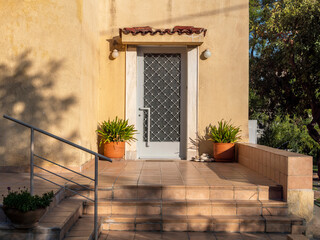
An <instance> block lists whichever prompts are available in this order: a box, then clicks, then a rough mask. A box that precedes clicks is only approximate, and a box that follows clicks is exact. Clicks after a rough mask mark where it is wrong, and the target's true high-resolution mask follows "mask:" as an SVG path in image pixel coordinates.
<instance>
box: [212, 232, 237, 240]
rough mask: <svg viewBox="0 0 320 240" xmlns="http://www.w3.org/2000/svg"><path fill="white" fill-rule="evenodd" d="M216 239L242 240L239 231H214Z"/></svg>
mask: <svg viewBox="0 0 320 240" xmlns="http://www.w3.org/2000/svg"><path fill="white" fill-rule="evenodd" d="M214 235H215V237H216V239H217V240H243V239H242V236H241V234H240V233H214Z"/></svg>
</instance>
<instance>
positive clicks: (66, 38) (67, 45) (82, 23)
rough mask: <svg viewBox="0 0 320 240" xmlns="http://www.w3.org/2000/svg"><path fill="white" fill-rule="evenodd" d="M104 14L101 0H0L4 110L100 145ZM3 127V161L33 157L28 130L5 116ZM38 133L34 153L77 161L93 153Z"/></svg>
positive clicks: (0, 150)
mask: <svg viewBox="0 0 320 240" xmlns="http://www.w3.org/2000/svg"><path fill="white" fill-rule="evenodd" d="M98 20H99V19H98V0H95V1H93V0H90V1H87V0H68V1H65V0H59V1H55V0H51V1H49V0H10V1H8V0H0V22H1V24H0V32H1V38H0V114H1V116H2V115H3V114H8V115H11V116H13V117H16V118H18V119H21V120H22V121H25V122H27V123H31V124H34V125H35V126H38V127H40V128H43V129H44V130H48V131H51V132H52V133H54V134H57V135H59V136H61V137H64V138H66V139H68V140H71V141H74V142H75V143H78V144H81V145H83V146H85V147H88V148H90V149H93V150H96V133H95V129H96V127H97V114H98V98H97V95H98V91H97V89H98V86H97V85H98V80H99V35H98V34H99V29H98V27H99V23H98ZM0 133H1V134H0V166H4V165H26V164H28V161H29V149H28V146H29V131H26V130H24V128H22V127H18V126H17V125H14V124H13V123H10V122H9V121H8V120H4V119H3V118H2V117H1V118H0ZM37 136H38V135H36V137H37ZM37 139H38V141H37V142H36V147H35V150H36V152H37V153H39V152H40V153H46V156H49V157H52V158H53V159H54V160H57V161H59V162H62V163H66V164H68V165H73V166H80V165H81V164H82V163H84V162H86V161H87V160H89V156H88V155H87V154H82V153H80V151H75V150H73V148H66V147H63V146H61V145H60V144H57V143H56V142H54V141H48V140H47V139H46V138H38V137H37ZM71 154H72V155H71Z"/></svg>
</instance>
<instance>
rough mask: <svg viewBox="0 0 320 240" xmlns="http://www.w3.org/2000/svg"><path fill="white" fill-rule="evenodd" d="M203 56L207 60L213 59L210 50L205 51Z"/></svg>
mask: <svg viewBox="0 0 320 240" xmlns="http://www.w3.org/2000/svg"><path fill="white" fill-rule="evenodd" d="M203 56H204V57H205V58H209V57H211V52H210V50H209V49H206V50H205V51H204V53H203Z"/></svg>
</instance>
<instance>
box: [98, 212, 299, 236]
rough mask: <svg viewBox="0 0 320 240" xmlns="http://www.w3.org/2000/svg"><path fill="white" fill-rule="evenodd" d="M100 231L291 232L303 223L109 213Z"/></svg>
mask: <svg viewBox="0 0 320 240" xmlns="http://www.w3.org/2000/svg"><path fill="white" fill-rule="evenodd" d="M102 224H103V230H124V231H126V230H127V231H213V232H268V233H291V232H292V229H293V227H294V226H303V224H304V222H303V220H302V219H301V218H297V217H287V216H286V217H279V216H278V217H274V216H265V217H263V216H177V215H175V216H170V215H168V216H162V217H161V216H134V215H121V214H119V215H112V216H106V217H105V219H104V221H103V223H102Z"/></svg>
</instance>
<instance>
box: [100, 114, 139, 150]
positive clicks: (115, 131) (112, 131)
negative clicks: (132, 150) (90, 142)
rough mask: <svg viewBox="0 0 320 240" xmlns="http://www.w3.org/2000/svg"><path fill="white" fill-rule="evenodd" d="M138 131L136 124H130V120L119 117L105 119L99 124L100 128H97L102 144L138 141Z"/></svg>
mask: <svg viewBox="0 0 320 240" xmlns="http://www.w3.org/2000/svg"><path fill="white" fill-rule="evenodd" d="M136 132H137V130H136V129H135V128H134V125H129V124H128V120H123V119H119V118H118V117H116V118H115V119H114V120H112V121H111V120H110V119H109V120H108V121H103V122H102V123H100V124H99V129H98V130H97V133H98V135H99V136H100V137H101V140H100V146H101V144H102V143H110V142H125V141H127V142H130V141H136V138H134V134H136Z"/></svg>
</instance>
